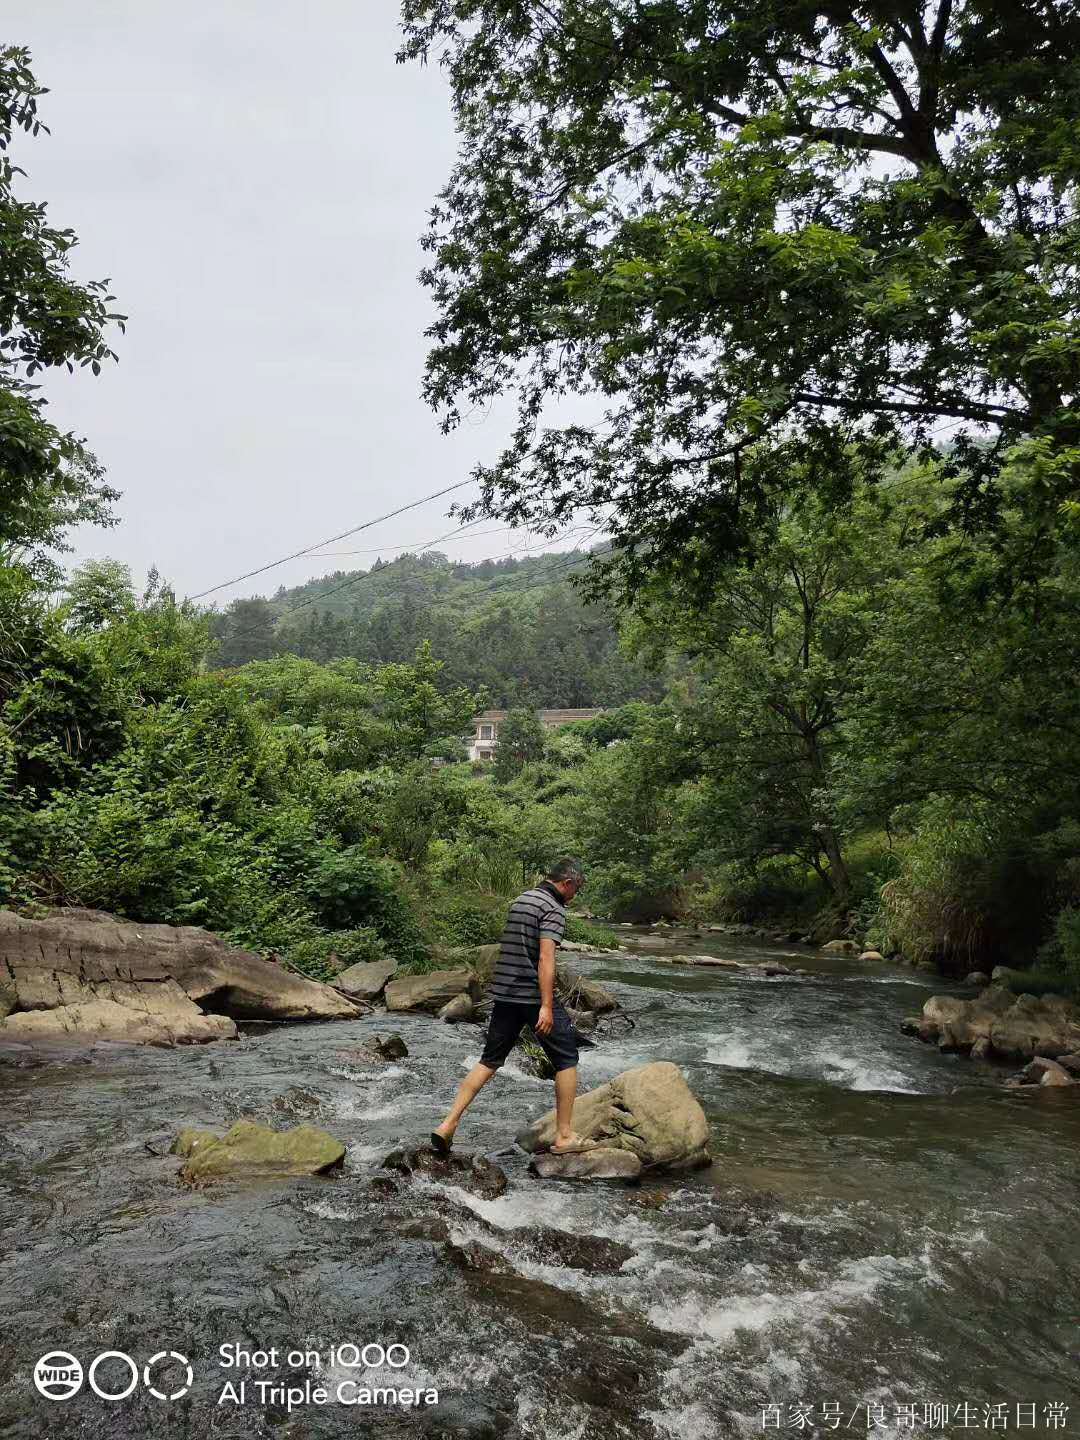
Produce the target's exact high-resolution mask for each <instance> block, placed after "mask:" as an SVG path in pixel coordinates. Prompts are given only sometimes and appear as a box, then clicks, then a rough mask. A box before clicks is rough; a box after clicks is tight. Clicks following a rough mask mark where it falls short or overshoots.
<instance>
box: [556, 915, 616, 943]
mask: <svg viewBox="0 0 1080 1440" xmlns="http://www.w3.org/2000/svg"><path fill="white" fill-rule="evenodd" d="M566 938H567V940H572V941H573V942H574V944H575V945H595V946H596V947H597V949H598V950H613V949H614V948H615V946H616V945H618V943H619V937H618V935H617V933H616V932H615V931H614V930H612V929H611V927H610V926H608V925H598V924H597V923H596V922H595V921H594V920H583V919H582V917H581V916H580V915H567V917H566Z"/></svg>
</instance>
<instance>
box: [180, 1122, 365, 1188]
mask: <svg viewBox="0 0 1080 1440" xmlns="http://www.w3.org/2000/svg"><path fill="white" fill-rule="evenodd" d="M173 1151H174V1153H175V1154H177V1155H182V1156H185V1157H186V1159H187V1163H186V1164H185V1165H184V1166H183V1167H182V1168H181V1171H180V1178H181V1179H182V1180H184V1181H186V1182H187V1183H188V1184H192V1185H200V1184H204V1183H206V1182H207V1181H211V1180H226V1179H232V1178H236V1177H240V1178H243V1177H245V1176H247V1177H250V1178H261V1177H263V1176H270V1175H319V1174H322V1172H323V1171H326V1170H333V1169H335V1168H336V1167H337V1166H339V1165H341V1164H342V1162H343V1161H344V1159H345V1146H344V1145H342V1143H341V1141H340V1140H335V1139H334V1137H333V1135H329V1134H327V1132H326V1131H325V1130H317V1129H316V1128H315V1127H314V1126H313V1125H297V1126H296V1127H295V1129H293V1130H271V1129H269V1128H268V1127H267V1126H266V1125H259V1124H257V1123H256V1122H255V1121H254V1120H238V1121H237V1122H236V1124H235V1125H233V1126H232V1127H231V1128H230V1129H229V1130H227V1131H226V1132H225V1134H224V1135H222V1136H221V1137H220V1138H219V1137H218V1136H216V1135H214V1134H213V1133H212V1132H211V1131H206V1130H181V1132H180V1134H179V1135H178V1136H177V1137H176V1140H175V1142H174V1145H173Z"/></svg>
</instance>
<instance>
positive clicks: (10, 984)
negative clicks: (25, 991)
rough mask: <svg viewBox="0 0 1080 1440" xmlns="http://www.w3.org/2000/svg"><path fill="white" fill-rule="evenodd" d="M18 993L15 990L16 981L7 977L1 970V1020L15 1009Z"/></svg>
mask: <svg viewBox="0 0 1080 1440" xmlns="http://www.w3.org/2000/svg"><path fill="white" fill-rule="evenodd" d="M18 999H19V997H18V995H17V994H16V992H15V981H14V980H10V979H6V978H5V976H4V974H3V973H2V972H0V1020H5V1019H7V1017H8V1016H9V1015H10V1014H11V1012H12V1010H14V1009H15V1006H16V1004H17V1003H18Z"/></svg>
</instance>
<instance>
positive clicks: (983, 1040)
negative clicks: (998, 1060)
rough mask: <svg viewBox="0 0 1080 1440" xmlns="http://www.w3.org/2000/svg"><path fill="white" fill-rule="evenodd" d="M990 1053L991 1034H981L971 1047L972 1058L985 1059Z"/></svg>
mask: <svg viewBox="0 0 1080 1440" xmlns="http://www.w3.org/2000/svg"><path fill="white" fill-rule="evenodd" d="M989 1054H990V1037H989V1035H980V1036H979V1038H978V1039H977V1040H976V1041H975V1043H974V1045H972V1047H971V1058H972V1059H973V1060H985V1059H987V1057H988V1056H989Z"/></svg>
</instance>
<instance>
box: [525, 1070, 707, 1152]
mask: <svg viewBox="0 0 1080 1440" xmlns="http://www.w3.org/2000/svg"><path fill="white" fill-rule="evenodd" d="M573 1125H574V1129H575V1130H576V1131H577V1133H578V1134H579V1135H581V1136H583V1137H584V1138H585V1139H587V1140H596V1141H597V1142H598V1143H599V1145H601V1146H603V1147H604V1148H605V1149H616V1150H627V1151H629V1152H630V1153H631V1154H632V1155H634V1156H636V1157H637V1159H638V1160H639V1161H640V1162H641V1165H642V1167H643V1168H646V1169H654V1168H655V1169H663V1170H692V1169H696V1168H697V1167H699V1166H701V1165H707V1164H708V1163H709V1151H708V1143H709V1126H708V1122H707V1120H706V1119H705V1112H704V1111H703V1110H702V1108H701V1105H700V1104H699V1103H698V1101H697V1099H696V1098H695V1096H694V1094H693V1092H692V1091H691V1089H690V1087H689V1086H688V1085H687V1083H686V1081H685V1080H684V1079H683V1075H682V1071H681V1070H680V1069H679V1067H678V1066H677V1065H673V1064H672V1063H671V1062H670V1061H667V1060H660V1061H655V1062H654V1063H653V1064H650V1065H638V1066H635V1067H634V1069H632V1070H624V1071H623V1072H622V1074H621V1075H616V1076H615V1078H614V1079H613V1080H609V1081H608V1082H607V1084H606V1085H600V1086H598V1087H597V1089H595V1090H590V1091H588V1092H587V1093H586V1094H584V1095H579V1096H578V1098H577V1099H576V1100H575V1101H574V1114H573ZM516 1139H517V1143H518V1145H519V1146H520V1147H521V1148H522V1149H523V1150H527V1151H528V1152H530V1153H531V1154H535V1153H536V1152H537V1151H541V1150H550V1148H551V1145H552V1142H553V1141H554V1139H555V1111H554V1110H549V1111H548V1112H547V1114H546V1115H543V1116H541V1117H540V1119H538V1120H534V1121H533V1122H532V1123H531V1124H529V1125H527V1126H526V1127H525V1128H524V1129H523V1130H521V1131H519V1133H518V1135H517V1137H516ZM589 1153H595V1152H589ZM553 1158H560V1157H553Z"/></svg>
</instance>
